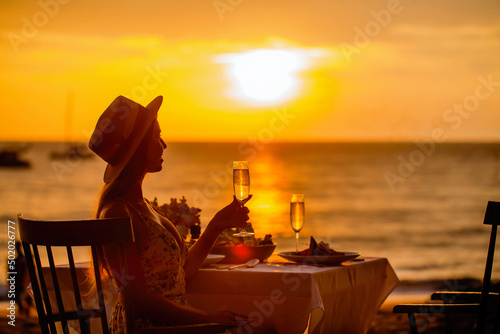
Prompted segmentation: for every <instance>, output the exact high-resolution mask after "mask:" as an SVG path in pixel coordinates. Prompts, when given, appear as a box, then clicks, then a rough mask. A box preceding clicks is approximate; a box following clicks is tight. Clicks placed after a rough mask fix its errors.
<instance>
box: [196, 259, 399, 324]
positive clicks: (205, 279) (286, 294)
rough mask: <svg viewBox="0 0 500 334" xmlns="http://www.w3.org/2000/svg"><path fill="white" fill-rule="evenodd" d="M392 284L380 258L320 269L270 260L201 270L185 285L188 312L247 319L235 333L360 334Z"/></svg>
mask: <svg viewBox="0 0 500 334" xmlns="http://www.w3.org/2000/svg"><path fill="white" fill-rule="evenodd" d="M398 283H399V279H398V278H397V275H396V273H395V272H394V270H393V268H392V267H391V265H390V263H389V261H388V260H387V259H386V258H378V257H362V258H356V259H352V260H350V261H346V262H343V263H340V264H336V265H325V264H322V263H317V262H314V263H295V262H290V261H283V259H280V258H278V257H277V256H273V257H271V259H269V260H268V261H266V262H263V263H259V264H257V265H256V266H255V267H252V268H245V267H243V268H237V269H233V270H230V269H227V266H222V265H218V264H211V265H210V266H207V267H204V268H201V269H200V270H199V271H198V272H197V273H196V274H195V275H194V276H193V277H192V278H191V279H190V280H189V281H188V282H187V298H188V302H189V304H190V305H192V306H194V307H199V308H203V309H210V310H216V309H221V310H223V309H228V310H231V311H234V312H236V313H240V314H244V315H249V316H251V318H252V319H254V321H253V322H252V323H250V324H249V325H247V326H244V327H242V328H241V330H240V331H239V332H241V333H253V332H254V331H255V329H256V328H257V327H258V326H259V325H261V324H262V323H263V322H264V321H270V322H271V323H273V324H274V326H275V327H276V328H277V330H278V333H287V334H293V333H329V334H331V333H339V334H351V333H352V334H361V333H366V332H367V331H368V329H369V328H370V325H371V322H372V320H373V318H374V316H375V315H376V313H377V312H378V309H379V308H380V306H381V305H382V303H383V302H384V301H385V299H386V298H387V297H388V296H389V294H390V293H391V292H392V291H393V289H394V288H395V287H396V286H397V284H398Z"/></svg>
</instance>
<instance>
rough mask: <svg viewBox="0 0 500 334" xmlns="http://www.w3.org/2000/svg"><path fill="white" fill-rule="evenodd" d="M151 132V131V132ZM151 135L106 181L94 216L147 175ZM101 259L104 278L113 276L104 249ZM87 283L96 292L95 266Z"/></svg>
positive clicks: (101, 272)
mask: <svg viewBox="0 0 500 334" xmlns="http://www.w3.org/2000/svg"><path fill="white" fill-rule="evenodd" d="M150 132H151V131H150ZM150 132H149V133H150ZM150 139H151V136H150V135H148V134H146V136H144V138H143V140H142V141H141V143H140V144H139V146H138V148H137V150H136V151H135V153H134V155H133V156H132V158H131V159H130V161H129V162H128V164H127V165H126V166H125V167H124V168H123V170H122V171H121V173H120V174H119V175H118V176H117V177H116V178H115V179H114V180H113V181H111V182H110V183H105V184H104V186H103V187H102V189H101V192H100V194H99V200H98V203H97V208H96V211H95V214H94V218H96V219H99V218H101V212H102V209H103V208H104V206H105V205H106V204H107V203H109V202H111V201H113V200H114V199H116V198H118V197H119V196H120V195H122V194H123V193H124V192H126V191H128V190H129V189H130V188H131V187H132V186H133V185H134V184H136V183H137V181H138V180H140V178H143V177H144V175H145V168H146V166H145V165H144V161H145V159H146V158H147V149H148V145H149V143H150ZM97 255H98V260H99V271H100V274H101V278H102V279H107V278H109V277H111V276H112V275H111V271H110V269H109V266H108V265H107V262H106V259H105V257H104V252H103V250H102V249H98V252H97ZM87 283H88V285H89V294H92V293H95V291H96V285H95V277H94V268H89V270H88V272H87Z"/></svg>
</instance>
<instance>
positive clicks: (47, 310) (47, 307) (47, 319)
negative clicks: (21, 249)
mask: <svg viewBox="0 0 500 334" xmlns="http://www.w3.org/2000/svg"><path fill="white" fill-rule="evenodd" d="M33 255H34V256H35V263H36V268H37V272H38V279H39V280H40V289H41V291H42V296H43V301H44V303H43V305H44V306H45V310H44V309H41V310H37V311H38V312H40V311H42V312H43V315H44V316H43V318H44V321H45V322H48V324H49V326H50V330H51V331H52V332H53V333H56V327H55V324H54V323H53V322H51V321H50V318H51V317H52V316H53V311H52V306H51V303H50V299H49V293H48V291H47V283H46V281H45V275H44V274H43V271H42V263H41V261H40V253H39V252H38V247H37V246H36V245H34V246H33ZM35 278H36V275H35ZM32 280H33V279H32Z"/></svg>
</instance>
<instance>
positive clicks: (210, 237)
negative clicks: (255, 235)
mask: <svg viewBox="0 0 500 334" xmlns="http://www.w3.org/2000/svg"><path fill="white" fill-rule="evenodd" d="M161 103H162V97H161V96H159V97H157V98H156V99H154V100H153V101H152V102H151V103H150V104H149V105H148V106H147V107H143V106H142V105H140V104H138V103H136V102H134V101H131V100H129V99H127V98H125V97H123V96H119V97H118V98H116V99H115V100H114V101H113V102H112V103H111V105H110V106H109V107H108V108H107V109H106V110H105V111H104V113H103V114H102V115H101V117H100V118H99V120H98V122H97V125H96V128H95V130H94V133H93V134H92V137H91V139H90V142H89V147H90V148H91V149H92V151H94V152H95V153H96V154H97V155H99V156H100V157H101V158H102V159H103V160H105V161H106V162H107V163H108V165H107V166H106V171H105V173H104V183H105V184H104V187H103V190H102V192H101V194H100V198H99V203H98V207H97V212H96V217H97V218H112V217H124V216H128V217H130V218H131V221H132V224H133V228H134V234H135V240H136V242H135V244H134V245H132V246H130V249H127V253H126V257H127V264H128V268H129V271H130V275H131V277H134V278H133V279H130V280H128V281H127V282H116V283H117V284H118V285H120V284H123V283H126V284H130V285H131V287H130V291H131V295H132V296H131V299H132V305H133V307H134V315H135V318H134V319H133V326H134V327H135V328H140V327H149V326H155V325H156V326H161V325H173V324H194V323H208V322H211V323H213V322H216V323H220V324H223V325H226V326H228V327H232V328H233V329H236V328H237V327H238V326H252V319H249V318H248V317H245V316H241V315H239V314H236V313H234V312H231V311H227V310H223V311H216V312H214V311H211V312H210V311H207V310H200V309H195V308H192V307H190V306H189V305H188V304H187V302H186V298H185V285H186V278H187V277H189V276H191V275H192V274H193V273H195V272H196V271H197V270H198V268H199V267H200V266H201V264H202V263H203V261H204V259H205V258H206V255H207V254H208V253H209V252H210V249H211V247H212V246H213V244H214V243H215V241H216V239H217V237H218V236H219V234H220V233H221V232H222V231H223V230H225V229H227V228H233V227H240V228H244V227H245V226H246V222H247V220H248V212H249V210H248V209H247V208H246V207H242V206H241V205H240V204H239V203H238V202H237V201H236V200H235V199H234V200H233V202H232V203H230V204H229V205H228V206H226V207H225V208H223V209H222V210H220V211H219V212H217V214H216V215H215V216H214V217H213V218H212V220H211V221H210V222H209V224H208V226H207V228H206V229H205V231H204V233H203V234H202V235H201V237H200V238H199V240H198V241H197V242H196V243H195V244H194V245H193V246H192V247H191V248H190V249H189V252H188V251H187V248H186V244H185V242H184V240H183V239H182V238H181V236H180V234H179V233H178V232H177V230H176V228H175V226H174V225H173V224H172V223H171V222H169V221H168V220H167V219H166V218H165V217H163V216H162V215H161V214H159V213H158V212H157V211H155V210H154V209H153V208H152V207H151V206H150V205H149V203H148V202H147V201H146V200H145V199H144V197H143V193H142V182H143V179H144V177H145V175H146V174H147V173H155V172H159V171H160V170H161V169H162V163H163V159H162V154H163V151H164V150H165V148H166V147H167V145H166V144H165V142H164V141H163V140H162V138H161V136H160V132H161V130H160V126H159V123H158V121H157V113H158V109H159V108H160V105H161ZM104 257H105V259H106V263H107V267H108V272H110V273H111V276H112V273H114V272H115V273H116V272H120V268H119V265H118V259H117V254H115V253H114V250H113V248H106V247H105V248H104ZM115 281H119V280H118V279H117V277H115ZM123 308H124V306H123V304H122V302H121V300H120V298H119V299H118V302H117V303H116V304H115V306H114V308H113V311H112V321H111V323H110V331H111V333H124V332H125V323H124V321H125V320H124V313H123ZM254 323H255V322H254ZM239 329H243V328H239ZM248 329H249V330H251V332H252V333H257V332H259V331H260V332H266V333H272V332H274V328H273V326H272V325H269V324H265V325H264V326H259V328H254V327H253V326H252V327H251V328H248Z"/></svg>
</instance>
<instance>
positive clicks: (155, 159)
mask: <svg viewBox="0 0 500 334" xmlns="http://www.w3.org/2000/svg"><path fill="white" fill-rule="evenodd" d="M152 131H153V132H152V136H151V137H150V138H151V141H150V143H149V144H148V147H147V150H148V151H147V155H146V156H147V159H146V171H147V172H148V173H155V172H159V171H161V170H162V163H163V158H162V155H163V151H164V150H165V149H166V148H167V144H165V142H164V141H163V139H162V138H161V136H160V134H161V129H160V124H159V123H158V121H157V120H155V121H154V123H153V127H152Z"/></svg>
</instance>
